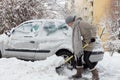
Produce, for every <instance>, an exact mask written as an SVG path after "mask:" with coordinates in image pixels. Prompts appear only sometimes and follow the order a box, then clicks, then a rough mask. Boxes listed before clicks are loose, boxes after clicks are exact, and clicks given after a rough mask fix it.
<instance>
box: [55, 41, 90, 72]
mask: <svg viewBox="0 0 120 80" xmlns="http://www.w3.org/2000/svg"><path fill="white" fill-rule="evenodd" d="M88 45H89V44H88V43H87V44H86V45H84V46H83V49H84V48H86V47H87V46H88ZM73 57H74V55H71V56H70V57H69V58H67V59H66V60H65V62H64V63H63V64H62V65H60V66H58V67H56V72H57V73H58V74H60V71H61V69H60V68H61V67H62V66H64V65H65V64H66V63H67V62H69V61H70V60H71V59H72V58H73Z"/></svg>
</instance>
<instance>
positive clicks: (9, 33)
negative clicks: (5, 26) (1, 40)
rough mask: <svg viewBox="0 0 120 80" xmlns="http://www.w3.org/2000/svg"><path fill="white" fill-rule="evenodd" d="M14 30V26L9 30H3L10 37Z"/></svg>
mask: <svg viewBox="0 0 120 80" xmlns="http://www.w3.org/2000/svg"><path fill="white" fill-rule="evenodd" d="M14 31H15V28H12V29H11V30H8V31H5V34H6V35H7V36H8V37H10V36H11V34H12V33H13V32H14Z"/></svg>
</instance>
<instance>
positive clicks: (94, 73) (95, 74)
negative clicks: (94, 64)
mask: <svg viewBox="0 0 120 80" xmlns="http://www.w3.org/2000/svg"><path fill="white" fill-rule="evenodd" d="M91 72H92V80H99V76H98V71H97V69H94V70H92V71H91Z"/></svg>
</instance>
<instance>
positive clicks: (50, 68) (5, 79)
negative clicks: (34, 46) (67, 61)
mask: <svg viewBox="0 0 120 80" xmlns="http://www.w3.org/2000/svg"><path fill="white" fill-rule="evenodd" d="M119 61H120V54H118V53H114V55H113V56H110V54H109V53H108V52H106V53H105V56H104V59H103V60H102V61H100V62H99V64H98V65H97V68H98V71H99V76H100V80H119V79H120V63H119ZM63 62H64V59H63V58H62V57H57V56H55V55H53V56H51V57H48V58H47V59H46V60H43V61H35V62H31V61H23V60H18V59H16V58H9V59H6V58H2V59H0V80H69V79H68V76H71V75H73V74H75V72H76V70H72V71H71V70H68V69H64V72H63V75H58V74H57V73H56V70H55V67H56V66H59V65H60V64H62V63H63ZM83 77H87V78H89V79H91V77H92V75H91V73H90V72H89V71H86V72H84V74H83Z"/></svg>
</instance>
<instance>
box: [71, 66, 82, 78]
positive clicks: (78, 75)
mask: <svg viewBox="0 0 120 80" xmlns="http://www.w3.org/2000/svg"><path fill="white" fill-rule="evenodd" d="M82 72H83V68H77V73H76V74H75V75H73V76H72V78H81V77H82Z"/></svg>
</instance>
